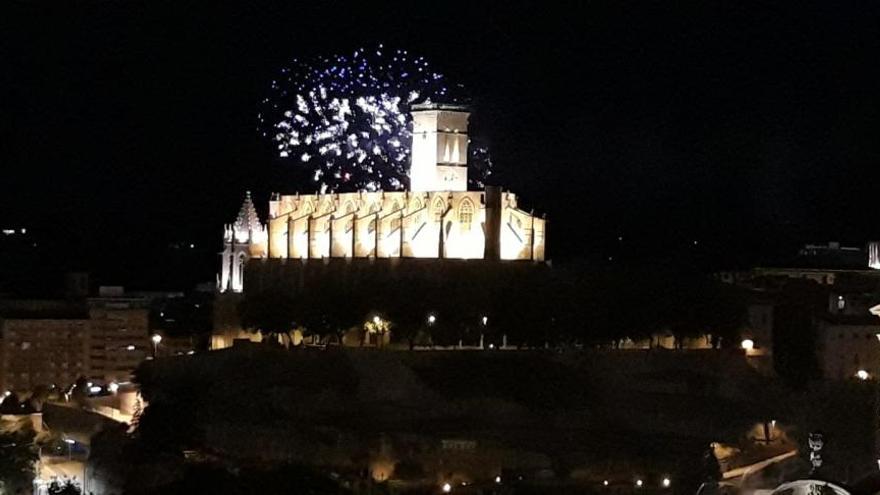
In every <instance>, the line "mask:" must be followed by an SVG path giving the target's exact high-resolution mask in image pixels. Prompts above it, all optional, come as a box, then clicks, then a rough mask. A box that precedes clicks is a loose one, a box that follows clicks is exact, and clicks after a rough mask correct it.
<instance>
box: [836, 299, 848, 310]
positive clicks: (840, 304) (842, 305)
mask: <svg viewBox="0 0 880 495" xmlns="http://www.w3.org/2000/svg"><path fill="white" fill-rule="evenodd" d="M845 307H846V299H844V298H843V296H837V309H844V308H845Z"/></svg>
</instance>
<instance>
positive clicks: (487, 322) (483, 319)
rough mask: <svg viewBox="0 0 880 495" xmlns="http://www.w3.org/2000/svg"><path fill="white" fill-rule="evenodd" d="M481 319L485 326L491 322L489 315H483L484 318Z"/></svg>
mask: <svg viewBox="0 0 880 495" xmlns="http://www.w3.org/2000/svg"><path fill="white" fill-rule="evenodd" d="M480 321H481V322H482V323H483V326H484V327H485V326H486V325H488V324H489V317H488V316H484V317H482V318H481V319H480Z"/></svg>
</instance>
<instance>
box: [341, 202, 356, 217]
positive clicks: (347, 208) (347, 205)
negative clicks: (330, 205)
mask: <svg viewBox="0 0 880 495" xmlns="http://www.w3.org/2000/svg"><path fill="white" fill-rule="evenodd" d="M342 211H343V212H345V214H346V215H348V214H349V213H354V203H352V202H351V200H348V201H346V202H345V208H343V210H342Z"/></svg>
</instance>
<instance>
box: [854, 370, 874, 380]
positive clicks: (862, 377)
mask: <svg viewBox="0 0 880 495" xmlns="http://www.w3.org/2000/svg"><path fill="white" fill-rule="evenodd" d="M870 376H871V375H869V374H868V372H867V371H865V370H859V371H856V378H858V379H859V380H862V381H865V380H867V379H868V378H870Z"/></svg>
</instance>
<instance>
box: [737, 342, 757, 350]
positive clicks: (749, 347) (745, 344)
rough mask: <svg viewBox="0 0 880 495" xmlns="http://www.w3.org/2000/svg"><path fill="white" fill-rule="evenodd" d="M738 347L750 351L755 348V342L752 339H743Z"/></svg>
mask: <svg viewBox="0 0 880 495" xmlns="http://www.w3.org/2000/svg"><path fill="white" fill-rule="evenodd" d="M740 347H742V348H743V350H746V351H751V350H752V349H754V348H755V341H754V340H752V339H743V341H742V342H741V343H740Z"/></svg>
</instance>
